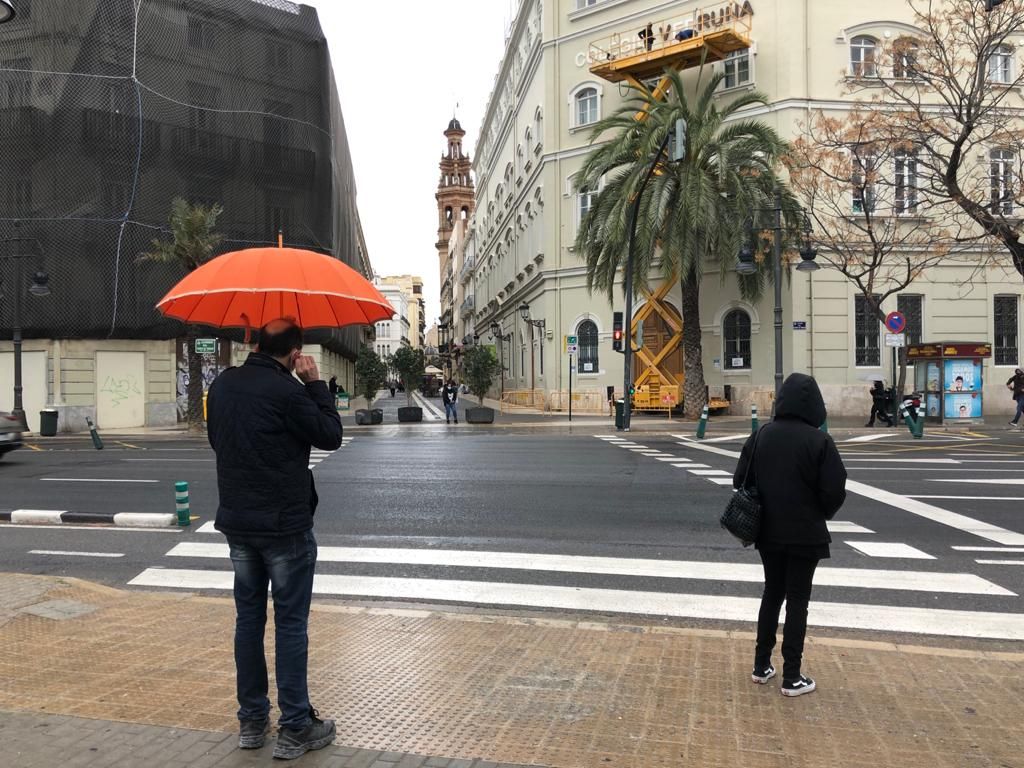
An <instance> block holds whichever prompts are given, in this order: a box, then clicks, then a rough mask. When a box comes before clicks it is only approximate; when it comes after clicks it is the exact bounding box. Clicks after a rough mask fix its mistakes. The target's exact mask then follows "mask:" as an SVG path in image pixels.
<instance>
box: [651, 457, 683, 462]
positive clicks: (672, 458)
mask: <svg viewBox="0 0 1024 768" xmlns="http://www.w3.org/2000/svg"><path fill="white" fill-rule="evenodd" d="M654 458H656V459H657V460H658V461H689V459H684V458H681V457H679V456H655V457H654Z"/></svg>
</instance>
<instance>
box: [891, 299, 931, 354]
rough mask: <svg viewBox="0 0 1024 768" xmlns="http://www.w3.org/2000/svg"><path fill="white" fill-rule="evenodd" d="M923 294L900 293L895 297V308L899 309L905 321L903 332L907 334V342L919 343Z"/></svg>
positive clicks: (921, 334) (922, 334)
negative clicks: (905, 325)
mask: <svg viewBox="0 0 1024 768" xmlns="http://www.w3.org/2000/svg"><path fill="white" fill-rule="evenodd" d="M923 305H924V296H920V295H917V294H913V293H901V294H900V295H899V296H897V297H896V309H898V310H899V311H900V313H901V314H902V315H903V317H904V318H906V321H907V327H906V330H905V331H904V333H905V334H906V335H907V344H920V343H921V339H922V337H923V336H924V333H923V332H922V318H923V313H922V307H923Z"/></svg>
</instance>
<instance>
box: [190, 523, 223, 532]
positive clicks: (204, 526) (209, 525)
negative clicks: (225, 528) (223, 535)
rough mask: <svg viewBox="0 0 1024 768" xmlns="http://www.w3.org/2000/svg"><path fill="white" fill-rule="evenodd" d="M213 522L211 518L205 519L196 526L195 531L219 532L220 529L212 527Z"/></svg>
mask: <svg viewBox="0 0 1024 768" xmlns="http://www.w3.org/2000/svg"><path fill="white" fill-rule="evenodd" d="M213 524H214V521H213V520H208V521H206V522H205V523H203V524H202V525H200V526H199V527H198V528H196V533H220V531H218V530H217V529H216V528H214V527H213Z"/></svg>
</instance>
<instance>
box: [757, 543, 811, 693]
mask: <svg viewBox="0 0 1024 768" xmlns="http://www.w3.org/2000/svg"><path fill="white" fill-rule="evenodd" d="M758 552H760V554H761V563H762V564H763V565H764V594H763V595H762V596H761V610H760V612H759V613H758V615H757V649H756V651H755V652H754V666H755V667H756V668H757V669H762V668H764V667H765V666H767V664H768V662H769V661H771V657H772V650H773V649H774V648H775V635H776V633H777V632H778V630H779V611H780V610H781V609H782V603H783V601H785V603H786V625H785V627H784V628H783V631H782V659H783V662H784V664H783V668H782V679H783V680H794V679H796V678H798V677H799V676H800V661H801V659H802V658H803V655H804V638H805V637H806V635H807V604H808V603H809V602H810V600H811V583H812V582H813V580H814V569H815V568H817V567H818V561H817V560H811V559H809V558H804V557H795V556H793V555H788V554H786V553H785V552H773V551H771V550H768V551H765V550H763V549H761V550H758Z"/></svg>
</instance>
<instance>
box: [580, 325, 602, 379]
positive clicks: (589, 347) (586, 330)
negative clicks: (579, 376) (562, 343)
mask: <svg viewBox="0 0 1024 768" xmlns="http://www.w3.org/2000/svg"><path fill="white" fill-rule="evenodd" d="M576 342H577V344H579V348H580V351H579V355H578V356H577V360H576V371H577V372H578V373H597V372H598V371H600V370H601V368H600V366H599V365H598V355H597V353H598V346H597V324H596V323H594V321H593V320H584V321H583V322H582V323H580V324H579V325H578V326H576Z"/></svg>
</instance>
